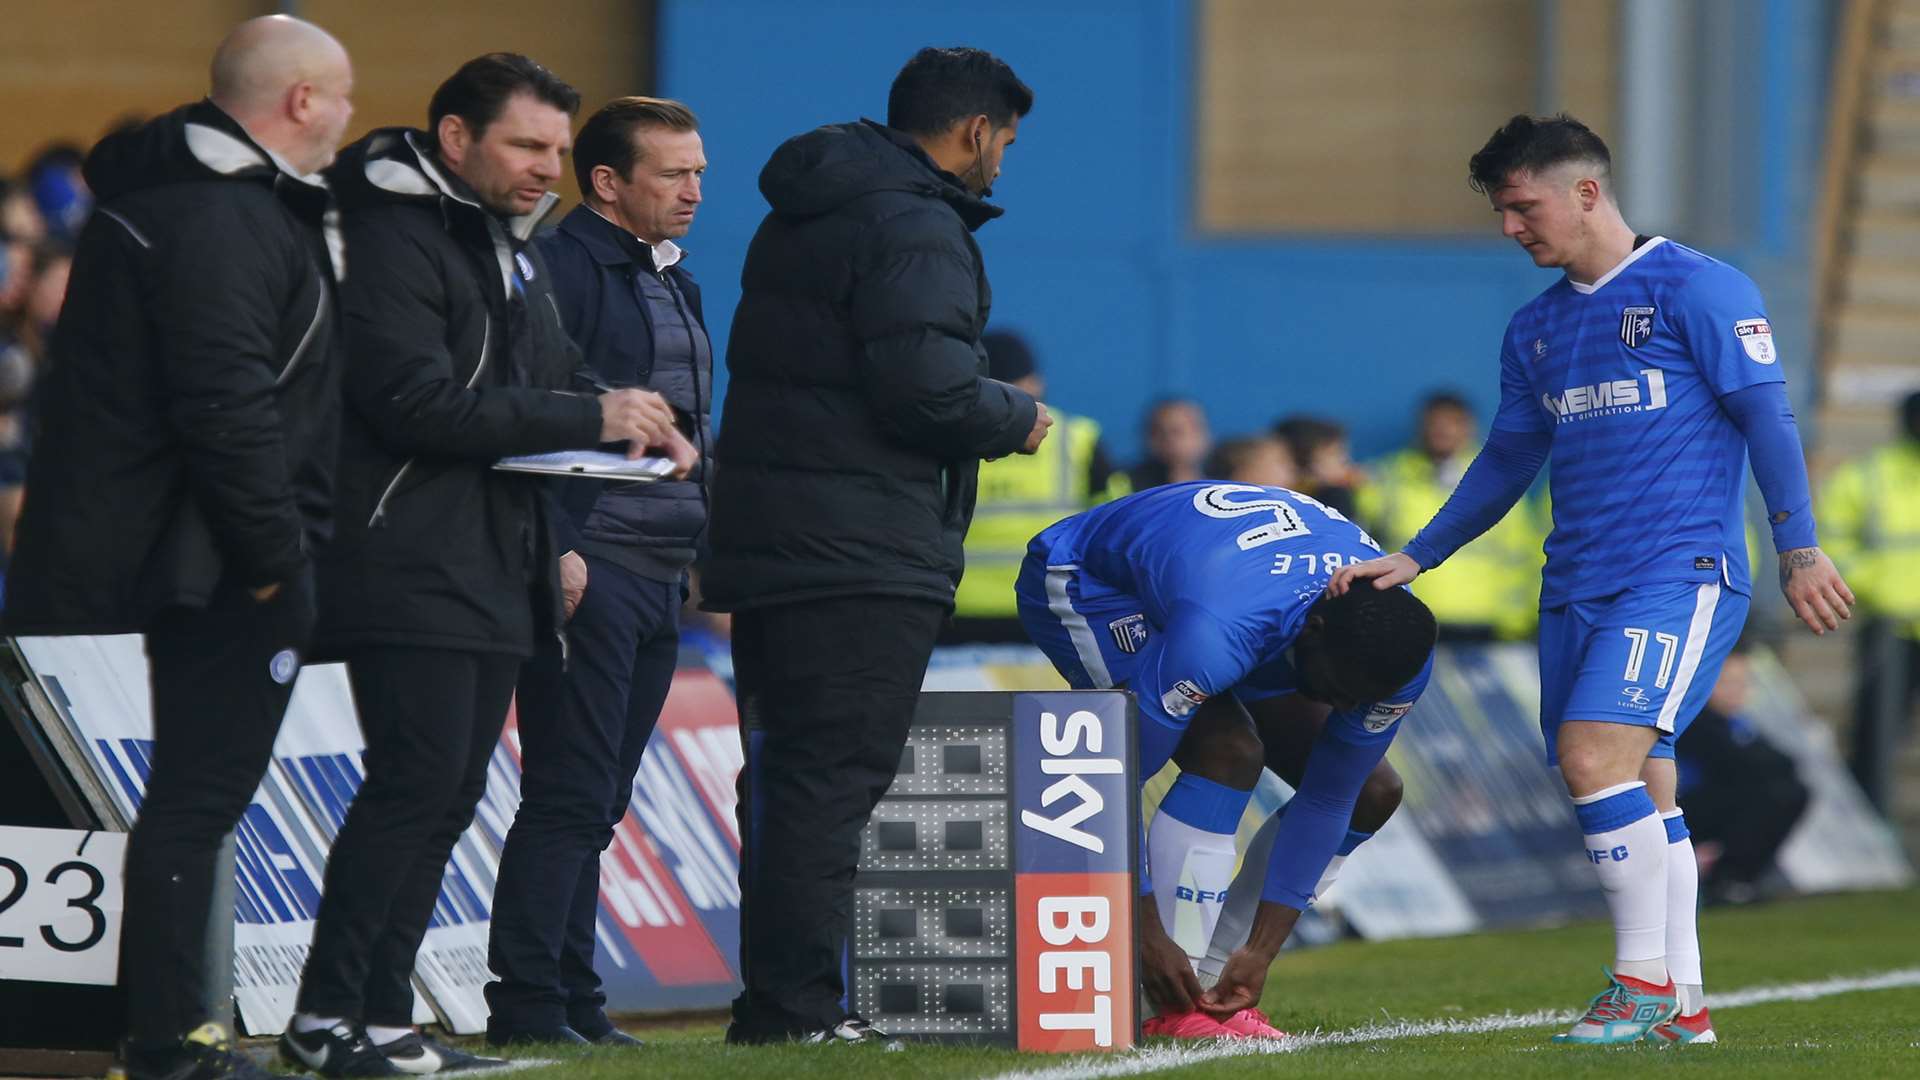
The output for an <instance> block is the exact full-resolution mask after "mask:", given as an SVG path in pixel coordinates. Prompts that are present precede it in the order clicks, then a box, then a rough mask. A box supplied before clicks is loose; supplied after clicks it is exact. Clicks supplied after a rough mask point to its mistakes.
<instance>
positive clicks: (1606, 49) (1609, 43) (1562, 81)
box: [1548, 0, 1620, 147]
mask: <svg viewBox="0 0 1920 1080" xmlns="http://www.w3.org/2000/svg"><path fill="white" fill-rule="evenodd" d="M1552 3H1553V4H1554V30H1555V35H1554V36H1555V41H1554V43H1553V45H1554V72H1555V75H1556V78H1555V82H1556V83H1557V84H1558V85H1556V86H1554V87H1553V88H1552V93H1553V98H1552V100H1551V102H1550V103H1549V105H1548V107H1549V108H1551V109H1553V110H1554V111H1556V112H1565V113H1570V114H1572V115H1573V116H1574V117H1575V118H1576V119H1578V120H1579V121H1580V122H1581V123H1583V124H1585V125H1587V126H1588V127H1590V128H1592V129H1593V130H1594V131H1595V132H1596V133H1598V134H1599V136H1600V138H1602V139H1604V140H1605V141H1606V143H1607V145H1608V146H1610V147H1611V146H1614V145H1615V144H1617V143H1618V142H1619V135H1620V132H1619V129H1618V128H1617V127H1615V125H1614V118H1615V116H1616V115H1617V110H1618V108H1619V104H1620V78H1619V74H1620V62H1619V54H1620V46H1619V42H1620V4H1619V0H1552Z"/></svg>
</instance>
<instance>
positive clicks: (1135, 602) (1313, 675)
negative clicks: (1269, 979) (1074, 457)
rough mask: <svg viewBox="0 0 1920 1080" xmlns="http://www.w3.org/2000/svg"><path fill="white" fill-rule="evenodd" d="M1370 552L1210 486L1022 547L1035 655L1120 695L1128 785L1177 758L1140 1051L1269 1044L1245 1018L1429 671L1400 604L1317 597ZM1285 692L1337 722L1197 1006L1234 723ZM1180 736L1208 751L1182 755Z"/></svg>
mask: <svg viewBox="0 0 1920 1080" xmlns="http://www.w3.org/2000/svg"><path fill="white" fill-rule="evenodd" d="M1379 551H1380V547H1379V545H1378V544H1375V543H1374V542H1373V540H1372V538H1371V537H1369V536H1367V534H1366V533H1364V532H1362V531H1361V530H1360V529H1359V528H1358V527H1356V526H1355V525H1353V524H1352V523H1351V522H1349V521H1347V520H1346V519H1345V518H1344V517H1341V516H1340V514H1339V513H1338V512H1336V511H1333V510H1330V509H1328V508H1327V507H1325V506H1322V505H1321V504H1320V503H1318V502H1315V501H1314V500H1313V499H1310V498H1308V497H1306V496H1304V495H1299V494H1296V493H1295V492H1292V491H1288V490H1286V489H1284V488H1273V487H1256V486H1254V485H1251V484H1220V483H1209V482H1205V481H1201V482H1196V483H1186V484H1170V485H1167V486H1165V487H1158V488H1154V489H1152V490H1150V491H1145V492H1141V493H1140V494H1137V495H1132V496H1129V497H1127V498H1124V499H1121V500H1119V501H1117V502H1112V503H1108V504H1106V505H1104V506H1100V507H1097V508H1095V509H1093V510H1089V511H1086V512H1085V513H1082V514H1077V515H1075V516H1073V517H1070V518H1067V519H1066V520H1064V521H1061V522H1058V523H1056V524H1054V525H1052V526H1050V527H1049V528H1047V529H1046V530H1045V531H1044V532H1042V533H1041V534H1040V535H1039V536H1036V537H1034V539H1033V543H1032V544H1030V545H1029V546H1028V548H1027V557H1026V560H1025V562H1024V564H1023V565H1022V567H1021V570H1020V578H1019V582H1018V584H1017V586H1016V592H1017V593H1018V596H1019V602H1020V619H1021V622H1022V623H1024V624H1025V626H1026V628H1027V632H1028V634H1030V635H1031V636H1032V637H1033V640H1034V643H1035V644H1037V645H1039V646H1040V648H1041V650H1042V651H1043V652H1045V653H1046V654H1047V656H1048V658H1049V659H1051V660H1052V661H1053V664H1054V666H1055V667H1056V668H1058V669H1059V671H1060V673H1061V674H1062V675H1063V676H1065V677H1066V679H1067V681H1068V682H1069V683H1070V684H1072V685H1073V686H1075V687H1078V688H1080V689H1096V688H1098V689H1106V688H1114V687H1122V688H1127V689H1130V690H1132V691H1133V693H1134V697H1135V699H1136V700H1137V702H1138V703H1139V712H1140V775H1141V776H1143V777H1151V776H1153V775H1154V774H1155V773H1157V772H1159V771H1160V769H1161V768H1162V767H1164V766H1165V765H1166V763H1167V761H1168V759H1169V758H1172V757H1173V756H1174V754H1175V751H1176V748H1179V749H1180V751H1181V758H1180V764H1181V767H1182V770H1183V771H1182V772H1181V774H1180V778H1179V779H1178V780H1177V781H1176V782H1175V783H1174V785H1173V787H1172V789H1171V790H1169V791H1168V792H1167V795H1166V798H1165V799H1163V800H1162V801H1161V803H1160V809H1159V812H1158V813H1157V814H1156V815H1155V816H1154V819H1153V824H1152V826H1151V828H1150V829H1149V830H1148V832H1147V853H1146V859H1145V860H1144V861H1145V862H1146V863H1147V864H1148V865H1149V866H1150V867H1151V868H1152V873H1151V874H1143V876H1142V881H1141V892H1142V897H1141V908H1142V918H1141V920H1140V930H1141V940H1142V956H1141V967H1142V969H1143V978H1144V980H1145V982H1146V985H1147V989H1148V993H1149V996H1150V997H1152V998H1153V999H1154V1002H1155V1004H1156V1005H1157V1006H1158V1007H1159V1009H1160V1014H1159V1015H1158V1016H1156V1017H1155V1018H1154V1019H1152V1020H1150V1021H1148V1023H1147V1026H1146V1030H1147V1033H1148V1034H1153V1035H1186V1036H1219V1035H1224V1034H1259V1035H1275V1034H1278V1032H1277V1031H1275V1030H1274V1029H1273V1028H1272V1027H1271V1026H1270V1025H1269V1024H1267V1022H1266V1020H1265V1018H1264V1017H1262V1016H1261V1015H1260V1014H1259V1011H1258V1009H1257V1008H1256V1006H1257V1005H1258V1004H1259V1001H1260V991H1261V988H1262V987H1263V986H1264V985H1265V982H1266V976H1267V968H1268V967H1269V966H1271V964H1272V963H1273V958H1274V956H1275V955H1276V954H1277V953H1278V952H1279V950H1280V946H1281V944H1282V943H1283V942H1285V941H1286V939H1287V935H1288V934H1289V933H1291V932H1292V930H1293V925H1294V922H1295V921H1296V920H1298V919H1299V917H1300V912H1301V911H1303V910H1304V909H1305V908H1306V907H1307V905H1308V903H1309V902H1310V901H1311V900H1312V898H1313V894H1314V889H1315V886H1316V883H1317V882H1319V881H1320V880H1321V879H1322V876H1323V875H1324V874H1325V872H1326V870H1327V868H1328V866H1329V864H1330V863H1332V862H1333V861H1334V860H1335V858H1336V857H1337V856H1340V855H1344V854H1345V853H1346V852H1347V851H1351V850H1352V846H1353V844H1355V843H1358V840H1355V839H1354V834H1353V832H1352V828H1351V825H1352V822H1353V817H1354V808H1355V801H1356V797H1357V796H1358V795H1359V794H1360V792H1361V790H1362V787H1363V785H1365V784H1366V783H1367V782H1368V779H1369V777H1370V776H1372V775H1373V773H1374V771H1375V769H1376V767H1378V766H1379V765H1380V764H1381V759H1382V757H1383V756H1384V755H1385V753H1386V749H1387V744H1388V743H1390V742H1392V741H1393V736H1394V733H1395V731H1396V730H1397V728H1398V724H1397V721H1398V720H1399V719H1400V717H1401V716H1403V715H1405V714H1406V712H1407V710H1408V709H1410V708H1412V707H1413V703H1414V701H1415V700H1416V699H1417V698H1418V697H1419V696H1420V692H1421V690H1423V689H1424V688H1425V687H1426V684H1427V677H1428V674H1429V672H1430V671H1431V670H1432V657H1433V642H1434V621H1433V613H1432V612H1430V611H1428V610H1427V608H1426V605H1424V604H1422V603H1421V602H1420V601H1419V600H1417V599H1415V598H1414V596H1413V594H1412V593H1410V592H1408V591H1406V590H1404V589H1395V590H1387V591H1374V590H1360V591H1357V592H1354V593H1350V594H1349V595H1348V596H1346V597H1342V598H1338V599H1336V598H1331V597H1328V596H1326V595H1325V590H1326V584H1327V580H1328V578H1329V576H1330V575H1331V574H1332V573H1333V572H1334V571H1335V570H1336V569H1338V568H1340V567H1344V566H1346V565H1348V564H1351V563H1356V562H1360V561H1362V560H1365V559H1369V558H1372V557H1373V556H1375V555H1377V554H1379ZM1289 694H1298V695H1300V696H1301V697H1305V698H1308V699H1311V700H1313V701H1317V702H1322V703H1325V704H1326V705H1328V706H1330V707H1331V709H1332V712H1331V714H1330V715H1328V716H1327V718H1326V719H1325V722H1324V725H1323V726H1322V727H1321V730H1320V731H1319V734H1318V735H1317V736H1315V737H1314V738H1313V740H1312V743H1311V748H1310V749H1309V750H1308V752H1307V754H1306V755H1305V756H1306V763H1305V767H1304V769H1303V770H1302V771H1301V772H1300V775H1299V785H1298V786H1299V792H1298V794H1297V795H1296V796H1295V797H1294V799H1293V801H1292V802H1291V803H1289V804H1288V806H1287V810H1286V813H1285V814H1284V815H1283V816H1282V818H1281V820H1280V823H1279V825H1278V827H1277V829H1276V830H1275V833H1274V839H1273V846H1272V855H1271V858H1270V861H1269V863H1268V872H1267V875H1266V879H1265V883H1264V887H1263V888H1262V890H1261V902H1260V904H1259V908H1258V910H1257V912H1256V913H1255V914H1254V916H1253V919H1252V926H1251V930H1250V934H1249V937H1248V939H1247V941H1246V944H1245V945H1243V946H1241V947H1240V948H1238V949H1236V950H1234V951H1233V953H1232V955H1231V956H1230V957H1228V958H1227V960H1226V962H1225V964H1224V965H1223V967H1222V969H1221V971H1220V974H1219V979H1218V982H1217V983H1216V984H1215V985H1214V987H1213V988H1212V989H1211V990H1209V991H1207V992H1206V993H1205V994H1204V995H1202V994H1201V993H1200V987H1199V985H1198V983H1197V981H1196V980H1195V978H1194V974H1193V969H1192V966H1191V962H1190V958H1192V959H1194V960H1197V959H1199V958H1202V957H1204V956H1205V955H1206V953H1207V947H1208V943H1209V941H1210V940H1211V939H1212V938H1213V936H1214V929H1215V924H1216V922H1217V921H1218V920H1219V917H1220V907H1221V900H1222V898H1223V897H1224V896H1225V894H1226V891H1227V886H1228V883H1229V881H1230V880H1231V878H1232V875H1233V867H1234V832H1235V829H1236V828H1237V827H1238V825H1239V822H1240V817H1241V815H1242V813H1244V811H1245V810H1246V806H1247V801H1248V798H1249V796H1250V795H1251V794H1252V789H1253V786H1254V784H1255V782H1256V781H1257V780H1258V779H1259V776H1260V769H1261V762H1262V747H1261V742H1260V738H1259V736H1258V735H1257V734H1256V733H1255V731H1254V729H1253V724H1252V720H1251V718H1250V717H1249V715H1248V712H1247V706H1248V705H1252V706H1253V707H1254V708H1255V709H1259V710H1261V711H1263V712H1265V711H1266V706H1264V705H1263V704H1261V703H1263V702H1266V701H1267V700H1268V699H1273V698H1277V697H1281V696H1283V695H1289ZM1190 725H1197V726H1198V727H1199V728H1200V729H1203V731H1202V732H1196V734H1197V735H1202V736H1203V737H1197V738H1196V739H1194V740H1192V745H1191V746H1186V747H1183V746H1182V742H1181V740H1182V737H1183V736H1185V735H1186V734H1187V731H1188V728H1189V726H1190ZM1389 812H1390V808H1389ZM1381 820H1384V816H1382V817H1381ZM1362 838H1364V837H1362ZM1155 916H1157V917H1155ZM1170 939H1171V940H1170ZM1196 1004H1197V1005H1199V1006H1200V1008H1198V1009H1196V1008H1195V1005H1196ZM1209 1014H1211V1016H1210V1015H1209ZM1216 1016H1217V1017H1223V1018H1225V1026H1224V1028H1223V1027H1222V1025H1221V1023H1220V1021H1218V1020H1215V1019H1213V1017H1216Z"/></svg>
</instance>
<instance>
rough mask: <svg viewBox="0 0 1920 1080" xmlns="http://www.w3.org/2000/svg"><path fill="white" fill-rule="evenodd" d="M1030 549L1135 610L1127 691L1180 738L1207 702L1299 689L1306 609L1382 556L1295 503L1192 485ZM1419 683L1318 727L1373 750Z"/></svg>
mask: <svg viewBox="0 0 1920 1080" xmlns="http://www.w3.org/2000/svg"><path fill="white" fill-rule="evenodd" d="M1032 550H1033V551H1034V552H1035V553H1036V554H1038V555H1039V556H1040V557H1041V558H1043V559H1044V560H1045V561H1046V563H1047V565H1049V566H1064V565H1072V566H1075V567H1077V568H1078V569H1079V571H1080V572H1081V573H1083V574H1086V575H1088V576H1090V577H1092V578H1095V579H1097V580H1098V581H1099V582H1101V583H1102V584H1103V585H1106V586H1108V587H1110V588H1112V589H1115V590H1118V591H1120V592H1122V593H1126V594H1129V595H1131V596H1132V597H1134V598H1136V599H1137V600H1138V601H1139V602H1140V608H1141V611H1142V612H1143V613H1144V614H1145V615H1146V617H1147V620H1148V622H1149V623H1151V624H1152V628H1153V630H1152V633H1151V634H1150V636H1149V637H1148V638H1147V644H1146V645H1145V647H1144V648H1142V649H1141V651H1140V654H1139V660H1138V663H1137V665H1135V666H1134V668H1133V672H1132V679H1131V688H1132V690H1133V691H1134V694H1135V697H1136V698H1137V700H1138V701H1139V705H1140V709H1141V711H1142V713H1143V714H1144V715H1145V717H1146V718H1147V719H1152V720H1158V721H1159V722H1161V723H1167V724H1173V725H1175V726H1179V725H1183V724H1184V722H1185V717H1186V716H1187V714H1188V713H1190V712H1191V711H1192V710H1193V709H1194V708H1195V707H1197V706H1198V705H1199V704H1200V703H1201V702H1203V701H1205V700H1206V699H1207V698H1208V697H1211V696H1213V695H1215V694H1221V693H1226V692H1228V691H1232V692H1233V693H1234V694H1235V695H1236V696H1238V697H1240V698H1241V699H1242V700H1247V701H1257V700H1260V699H1261V698H1267V697H1275V696H1278V695H1280V694H1287V693H1293V692H1295V691H1296V690H1298V689H1299V679H1298V676H1297V675H1296V673H1295V672H1294V670H1293V664H1292V659H1291V656H1290V650H1291V648H1292V646H1293V642H1294V640H1295V639H1296V638H1298V637H1299V636H1300V631H1301V630H1302V628H1303V627H1304V626H1305V624H1306V619H1307V611H1308V609H1309V608H1311V607H1312V606H1313V604H1314V601H1316V600H1318V599H1319V598H1320V596H1321V594H1322V593H1324V592H1325V591H1326V587H1327V581H1328V579H1329V578H1331V577H1332V576H1333V572H1334V571H1335V570H1338V569H1339V568H1340V567H1342V566H1345V565H1347V564H1349V563H1356V562H1362V561H1364V560H1367V559H1372V558H1376V557H1378V556H1379V554H1380V545H1379V544H1377V543H1375V542H1374V540H1373V538H1372V537H1370V536H1368V535H1367V534H1366V533H1365V532H1364V531H1363V530H1362V529H1361V528H1360V527H1359V526H1357V525H1355V524H1353V523H1352V522H1351V521H1348V520H1347V519H1346V518H1345V517H1344V516H1342V515H1341V514H1340V513H1339V512H1338V511H1336V510H1333V509H1332V508H1330V507H1327V506H1324V505H1322V504H1321V503H1319V502H1317V501H1316V500H1314V499H1311V498H1309V497H1307V496H1305V495H1301V494H1299V493H1298V492H1294V491H1289V490H1287V489H1285V488H1276V487H1258V486H1255V485H1252V484H1226V483H1218V482H1212V481H1204V480H1202V481H1194V482H1190V483H1184V484H1168V485H1165V486H1163V487H1156V488H1150V489H1148V490H1146V491H1143V492H1139V493H1137V494H1134V495H1129V496H1127V497H1126V498H1124V499H1119V500H1116V501H1114V502H1110V503H1106V504H1104V505H1101V506H1098V507H1095V508H1094V509H1092V510H1088V511H1086V512H1084V513H1080V514H1076V515H1074V516H1073V517H1070V518H1067V519H1066V520H1064V521H1061V522H1059V523H1057V524H1055V525H1053V526H1052V527H1050V528H1048V529H1047V530H1046V531H1044V532H1042V533H1041V534H1040V535H1039V536H1037V537H1035V538H1034V541H1033V545H1032ZM1426 679H1427V675H1426V672H1422V673H1421V674H1420V675H1419V676H1417V677H1416V678H1415V679H1414V681H1413V682H1411V683H1409V684H1408V685H1407V686H1406V687H1404V688H1403V689H1402V691H1401V692H1400V693H1398V694H1396V695H1394V696H1393V698H1392V699H1391V700H1389V701H1387V702H1382V703H1377V704H1376V703H1369V705H1372V706H1373V707H1371V708H1369V707H1368V706H1362V707H1361V708H1359V709H1356V710H1352V711H1350V712H1348V713H1344V714H1341V713H1336V714H1335V715H1334V716H1333V717H1331V718H1330V719H1329V721H1328V726H1329V728H1330V729H1333V730H1338V731H1339V732H1340V733H1341V737H1342V738H1343V739H1344V740H1346V741H1349V742H1353V743H1358V744H1374V743H1381V744H1383V745H1384V742H1385V741H1388V740H1391V738H1392V731H1391V729H1392V728H1393V726H1394V724H1393V721H1395V720H1398V719H1399V718H1400V717H1401V716H1402V715H1404V714H1405V713H1406V711H1407V709H1408V708H1410V707H1411V706H1412V704H1413V702H1414V701H1415V699H1417V698H1418V697H1419V695H1420V692H1421V690H1423V689H1424V688H1425V686H1426Z"/></svg>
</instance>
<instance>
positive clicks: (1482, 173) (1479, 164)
mask: <svg viewBox="0 0 1920 1080" xmlns="http://www.w3.org/2000/svg"><path fill="white" fill-rule="evenodd" d="M1570 161H1586V162H1592V163H1593V164H1594V165H1595V166H1597V167H1598V171H1599V175H1600V179H1601V180H1603V181H1606V180H1609V179H1610V178H1611V177H1612V176H1613V155H1612V154H1610V153H1608V152H1607V144H1606V143H1604V142H1601V141H1600V136H1598V135H1595V134H1594V133H1593V129H1592V128H1589V127H1588V126H1587V125H1585V124H1583V123H1581V122H1580V121H1578V120H1575V119H1574V118H1573V117H1571V116H1568V115H1567V114H1566V113H1559V114H1557V115H1554V116H1527V115H1526V114H1524V113H1522V114H1521V115H1519V116H1516V117H1514V118H1513V119H1511V120H1509V121H1507V122H1506V124H1505V126H1503V127H1501V128H1500V130H1498V131H1496V132H1494V133H1493V137H1492V138H1490V139H1488V140H1487V145H1485V146H1483V147H1481V148H1480V152H1479V153H1477V154H1475V155H1473V158H1472V159H1471V160H1470V161H1468V162H1467V185H1468V186H1469V187H1471V188H1473V190H1475V191H1477V192H1479V193H1480V194H1482V195H1490V194H1492V193H1493V192H1495V191H1498V190H1500V189H1501V188H1503V187H1505V186H1506V184H1507V178H1508V177H1510V176H1512V175H1513V174H1514V173H1539V172H1543V171H1545V170H1547V169H1551V168H1553V167H1554V166H1555V165H1564V164H1566V163H1567V162H1570Z"/></svg>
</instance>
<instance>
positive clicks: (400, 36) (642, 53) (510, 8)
mask: <svg viewBox="0 0 1920 1080" xmlns="http://www.w3.org/2000/svg"><path fill="white" fill-rule="evenodd" d="M652 8H653V5H652V4H651V3H636V2H633V0H559V2H550V3H546V4H543V5H540V6H538V7H535V8H529V7H528V6H527V5H526V4H525V3H524V2H520V0H404V2H398V0H301V4H300V14H301V16H302V17H303V18H306V19H311V20H312V21H314V22H316V23H318V24H320V25H321V26H324V27H326V28H327V30H328V31H329V32H330V33H332V34H333V35H334V36H335V37H338V38H339V39H340V40H341V42H342V43H344V44H345V45H346V47H347V51H348V52H349V53H350V54H352V56H353V66H354V79H355V85H354V95H353V99H354V117H353V130H354V134H355V137H358V135H359V134H361V133H363V132H365V131H367V130H369V129H371V128H376V127H385V126H388V125H392V124H407V125H410V126H412V127H425V126H426V123H427V100H428V99H429V98H431V97H432V96H433V91H434V88H435V87H437V86H439V85H440V83H441V82H442V81H444V80H445V79H446V77H447V76H449V75H451V74H453V72H454V69H455V68H458V67H459V66H460V65H461V64H463V63H465V62H466V61H468V60H471V59H472V58H474V57H476V56H479V55H480V54H482V53H487V52H495V51H506V52H518V53H525V54H526V55H528V56H530V57H532V58H533V59H535V60H537V61H539V62H540V63H542V64H544V65H546V66H547V67H548V68H549V69H551V70H552V71H553V72H554V74H556V75H558V76H560V77H561V78H562V79H565V80H566V81H567V82H569V83H572V84H573V86H574V87H575V88H576V89H578V90H579V91H580V97H581V105H580V112H581V119H583V120H584V119H585V117H586V115H587V114H589V113H591V112H592V111H593V110H594V109H597V108H599V107H600V106H601V105H602V104H603V103H605V102H606V101H607V99H609V98H613V97H617V96H619V95H622V94H642V93H646V92H647V91H648V90H649V89H650V88H651V84H652V58H653V44H652V34H653V14H652ZM575 128H576V130H577V129H578V125H577V124H576V125H575ZM558 190H559V191H560V192H561V193H562V194H564V195H566V196H567V198H568V200H569V201H572V200H573V199H574V198H576V197H577V194H578V193H577V192H576V191H575V189H574V183H573V177H572V175H571V165H569V175H568V176H567V178H566V179H565V180H564V181H562V182H561V185H560V187H559V188H558Z"/></svg>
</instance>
